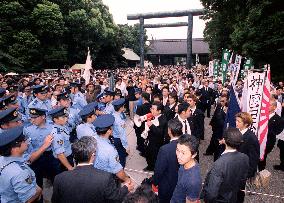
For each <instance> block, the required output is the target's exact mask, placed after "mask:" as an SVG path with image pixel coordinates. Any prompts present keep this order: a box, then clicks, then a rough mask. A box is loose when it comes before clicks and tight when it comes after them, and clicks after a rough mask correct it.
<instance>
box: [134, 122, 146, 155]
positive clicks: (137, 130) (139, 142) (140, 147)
mask: <svg viewBox="0 0 284 203" xmlns="http://www.w3.org/2000/svg"><path fill="white" fill-rule="evenodd" d="M142 125H144V124H143V123H142ZM134 130H135V134H136V138H137V149H138V150H139V151H140V152H141V153H142V154H145V144H144V143H145V139H144V138H143V137H141V133H142V130H141V128H139V127H137V126H134Z"/></svg>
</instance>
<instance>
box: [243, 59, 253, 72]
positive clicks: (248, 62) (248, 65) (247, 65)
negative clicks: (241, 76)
mask: <svg viewBox="0 0 284 203" xmlns="http://www.w3.org/2000/svg"><path fill="white" fill-rule="evenodd" d="M252 68H253V60H252V59H251V58H247V59H246V60H245V64H244V70H245V71H247V70H250V69H252Z"/></svg>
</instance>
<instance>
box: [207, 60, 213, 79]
mask: <svg viewBox="0 0 284 203" xmlns="http://www.w3.org/2000/svg"><path fill="white" fill-rule="evenodd" d="M208 71H209V77H211V76H213V75H214V62H213V61H209V67H208Z"/></svg>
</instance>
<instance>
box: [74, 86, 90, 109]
mask: <svg viewBox="0 0 284 203" xmlns="http://www.w3.org/2000/svg"><path fill="white" fill-rule="evenodd" d="M70 87H71V95H70V97H71V100H72V106H73V107H74V108H76V109H79V110H82V108H83V107H84V106H86V105H87V101H86V98H85V96H84V95H83V94H82V92H80V90H81V84H80V83H76V82H71V83H70Z"/></svg>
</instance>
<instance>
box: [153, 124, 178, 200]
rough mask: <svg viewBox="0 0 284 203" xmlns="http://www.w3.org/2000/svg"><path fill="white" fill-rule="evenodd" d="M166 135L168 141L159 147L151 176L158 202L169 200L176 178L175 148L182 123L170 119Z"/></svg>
mask: <svg viewBox="0 0 284 203" xmlns="http://www.w3.org/2000/svg"><path fill="white" fill-rule="evenodd" d="M168 135H169V136H170V138H171V140H170V143H169V144H166V145H164V146H162V147H161V148H160V150H159V153H158V157H157V161H156V164H155V170H154V177H153V184H154V185H155V186H158V190H159V193H158V194H159V202H160V203H169V202H170V200H171V197H172V194H173V192H174V189H175V187H176V183H177V180H178V169H179V164H178V161H177V156H176V148H177V139H178V138H179V136H181V135H182V124H181V123H180V122H179V121H177V120H174V119H172V120H170V121H169V122H168Z"/></svg>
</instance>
